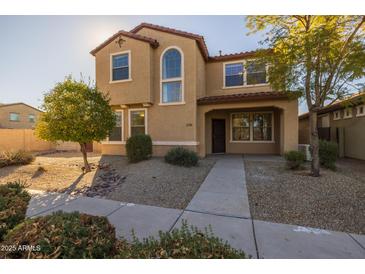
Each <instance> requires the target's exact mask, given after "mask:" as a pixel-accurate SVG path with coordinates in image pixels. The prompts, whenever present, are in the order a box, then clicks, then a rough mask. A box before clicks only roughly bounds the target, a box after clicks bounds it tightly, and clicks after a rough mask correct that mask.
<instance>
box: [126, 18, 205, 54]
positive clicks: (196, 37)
mask: <svg viewBox="0 0 365 274" xmlns="http://www.w3.org/2000/svg"><path fill="white" fill-rule="evenodd" d="M143 28H149V29H153V30H158V31H162V32H167V33H171V34H175V35H179V36H182V37H186V38H190V39H194V40H195V41H196V42H197V43H198V47H199V49H200V51H201V53H202V55H203V57H204V59H205V60H206V61H207V60H208V58H209V52H208V48H207V45H206V44H205V41H204V37H203V36H201V35H198V34H194V33H190V32H186V31H181V30H177V29H172V28H167V27H163V26H159V25H154V24H150V23H141V24H139V25H138V26H136V27H135V28H133V29H132V30H131V31H130V32H131V33H137V32H138V31H139V30H141V29H143Z"/></svg>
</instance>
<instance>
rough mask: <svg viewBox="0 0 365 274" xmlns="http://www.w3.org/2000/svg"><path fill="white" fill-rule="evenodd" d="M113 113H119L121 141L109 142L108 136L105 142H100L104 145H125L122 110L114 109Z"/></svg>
mask: <svg viewBox="0 0 365 274" xmlns="http://www.w3.org/2000/svg"><path fill="white" fill-rule="evenodd" d="M114 112H120V121H121V127H120V130H121V132H122V134H121V136H122V140H121V141H109V136H108V137H106V140H105V141H102V142H101V143H102V144H104V145H107V144H109V145H112V144H115V145H119V144H125V139H124V110H123V109H116V110H114Z"/></svg>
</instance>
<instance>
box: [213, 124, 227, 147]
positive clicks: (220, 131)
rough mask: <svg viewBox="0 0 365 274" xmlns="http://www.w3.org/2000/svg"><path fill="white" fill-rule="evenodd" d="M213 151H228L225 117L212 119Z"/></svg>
mask: <svg viewBox="0 0 365 274" xmlns="http://www.w3.org/2000/svg"><path fill="white" fill-rule="evenodd" d="M212 152H213V153H225V152H226V121H225V120H224V119H213V120H212Z"/></svg>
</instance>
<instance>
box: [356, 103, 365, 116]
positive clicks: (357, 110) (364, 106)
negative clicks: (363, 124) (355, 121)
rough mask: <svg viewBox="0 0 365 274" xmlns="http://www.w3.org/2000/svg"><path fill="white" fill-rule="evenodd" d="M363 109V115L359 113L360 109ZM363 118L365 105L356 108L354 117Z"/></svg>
mask: <svg viewBox="0 0 365 274" xmlns="http://www.w3.org/2000/svg"><path fill="white" fill-rule="evenodd" d="M361 107H362V108H363V113H360V108H361ZM362 116H365V105H359V106H357V107H356V117H362Z"/></svg>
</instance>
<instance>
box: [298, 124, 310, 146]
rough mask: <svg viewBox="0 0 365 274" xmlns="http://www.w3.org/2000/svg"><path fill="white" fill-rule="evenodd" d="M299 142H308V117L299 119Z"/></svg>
mask: <svg viewBox="0 0 365 274" xmlns="http://www.w3.org/2000/svg"><path fill="white" fill-rule="evenodd" d="M298 123H299V144H309V142H310V140H309V119H308V118H304V119H299V121H298Z"/></svg>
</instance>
